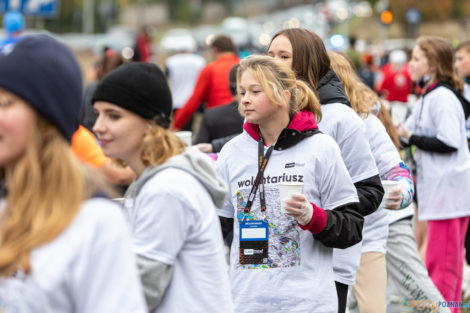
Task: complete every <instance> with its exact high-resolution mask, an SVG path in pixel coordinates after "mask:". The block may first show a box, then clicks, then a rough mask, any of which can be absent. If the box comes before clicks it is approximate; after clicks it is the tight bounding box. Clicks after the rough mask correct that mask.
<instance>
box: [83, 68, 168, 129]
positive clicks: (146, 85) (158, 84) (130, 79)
mask: <svg viewBox="0 0 470 313" xmlns="http://www.w3.org/2000/svg"><path fill="white" fill-rule="evenodd" d="M91 101H92V103H93V104H94V103H95V102H96V101H106V102H110V103H112V104H115V105H118V106H120V107H122V108H124V109H126V110H129V111H131V112H134V113H135V114H137V115H140V116H141V117H143V118H146V119H153V120H155V121H156V122H158V123H159V124H160V125H161V126H164V127H166V128H168V127H169V121H170V114H171V107H172V105H171V92H170V88H169V87H168V83H167V81H166V78H165V75H164V74H163V72H162V71H161V70H160V68H158V66H156V65H154V64H150V63H142V62H133V63H129V64H125V65H122V66H120V67H118V68H117V69H115V70H113V71H112V72H110V73H108V74H107V75H106V76H105V77H104V78H103V79H102V80H101V82H100V83H99V84H98V87H97V88H96V91H95V93H94V95H93V98H92V100H91Z"/></svg>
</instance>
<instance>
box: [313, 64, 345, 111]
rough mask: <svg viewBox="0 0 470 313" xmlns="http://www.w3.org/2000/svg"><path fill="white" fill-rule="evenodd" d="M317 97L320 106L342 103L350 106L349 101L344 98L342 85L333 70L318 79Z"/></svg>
mask: <svg viewBox="0 0 470 313" xmlns="http://www.w3.org/2000/svg"><path fill="white" fill-rule="evenodd" d="M317 92H318V97H319V98H320V104H322V105H325V104H329V103H342V104H345V105H347V106H351V104H350V103H349V99H348V97H347V96H346V92H345V91H344V88H343V85H342V84H341V81H340V80H339V78H338V75H336V73H335V72H334V71H333V70H329V71H328V72H327V73H326V74H325V76H323V77H322V78H320V80H319V81H318V86H317Z"/></svg>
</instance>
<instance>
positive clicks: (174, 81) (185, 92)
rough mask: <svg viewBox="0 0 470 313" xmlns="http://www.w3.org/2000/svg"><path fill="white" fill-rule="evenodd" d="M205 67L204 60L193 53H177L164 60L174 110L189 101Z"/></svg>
mask: <svg viewBox="0 0 470 313" xmlns="http://www.w3.org/2000/svg"><path fill="white" fill-rule="evenodd" d="M205 65H206V61H205V60H204V58H203V57H201V56H200V55H197V54H194V53H178V54H175V55H173V56H171V57H169V58H168V59H167V60H166V67H167V69H168V71H169V76H168V79H169V81H170V86H171V95H172V98H173V108H174V109H179V108H181V107H182V106H183V105H184V104H185V103H186V101H187V100H188V99H189V97H190V96H191V94H192V93H193V90H194V85H195V84H196V80H197V77H198V75H199V72H200V71H201V70H202V69H203V68H204V66H205Z"/></svg>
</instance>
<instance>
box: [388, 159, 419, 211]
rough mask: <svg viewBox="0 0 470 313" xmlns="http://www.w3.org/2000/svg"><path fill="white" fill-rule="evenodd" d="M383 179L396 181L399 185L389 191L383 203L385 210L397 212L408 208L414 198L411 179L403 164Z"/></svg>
mask: <svg viewBox="0 0 470 313" xmlns="http://www.w3.org/2000/svg"><path fill="white" fill-rule="evenodd" d="M385 178H386V179H387V180H393V181H396V182H398V185H399V186H398V187H397V188H395V189H393V190H391V191H390V193H389V196H388V197H387V201H386V202H385V208H386V209H388V210H399V209H404V208H406V207H408V206H409V205H410V204H411V202H412V201H413V196H414V186H413V177H412V175H411V171H410V169H409V168H408V167H407V166H406V165H405V164H404V163H403V162H400V164H398V165H396V166H395V167H393V168H392V169H391V170H389V171H388V172H387V173H386V174H385Z"/></svg>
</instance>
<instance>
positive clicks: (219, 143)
mask: <svg viewBox="0 0 470 313" xmlns="http://www.w3.org/2000/svg"><path fill="white" fill-rule="evenodd" d="M238 135H239V134H235V135H230V136H227V137H222V138H217V139H214V140H212V141H211V144H212V152H214V153H217V152H220V150H222V147H223V146H224V145H225V144H226V143H227V142H229V141H230V139H232V138H233V137H236V136H238Z"/></svg>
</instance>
